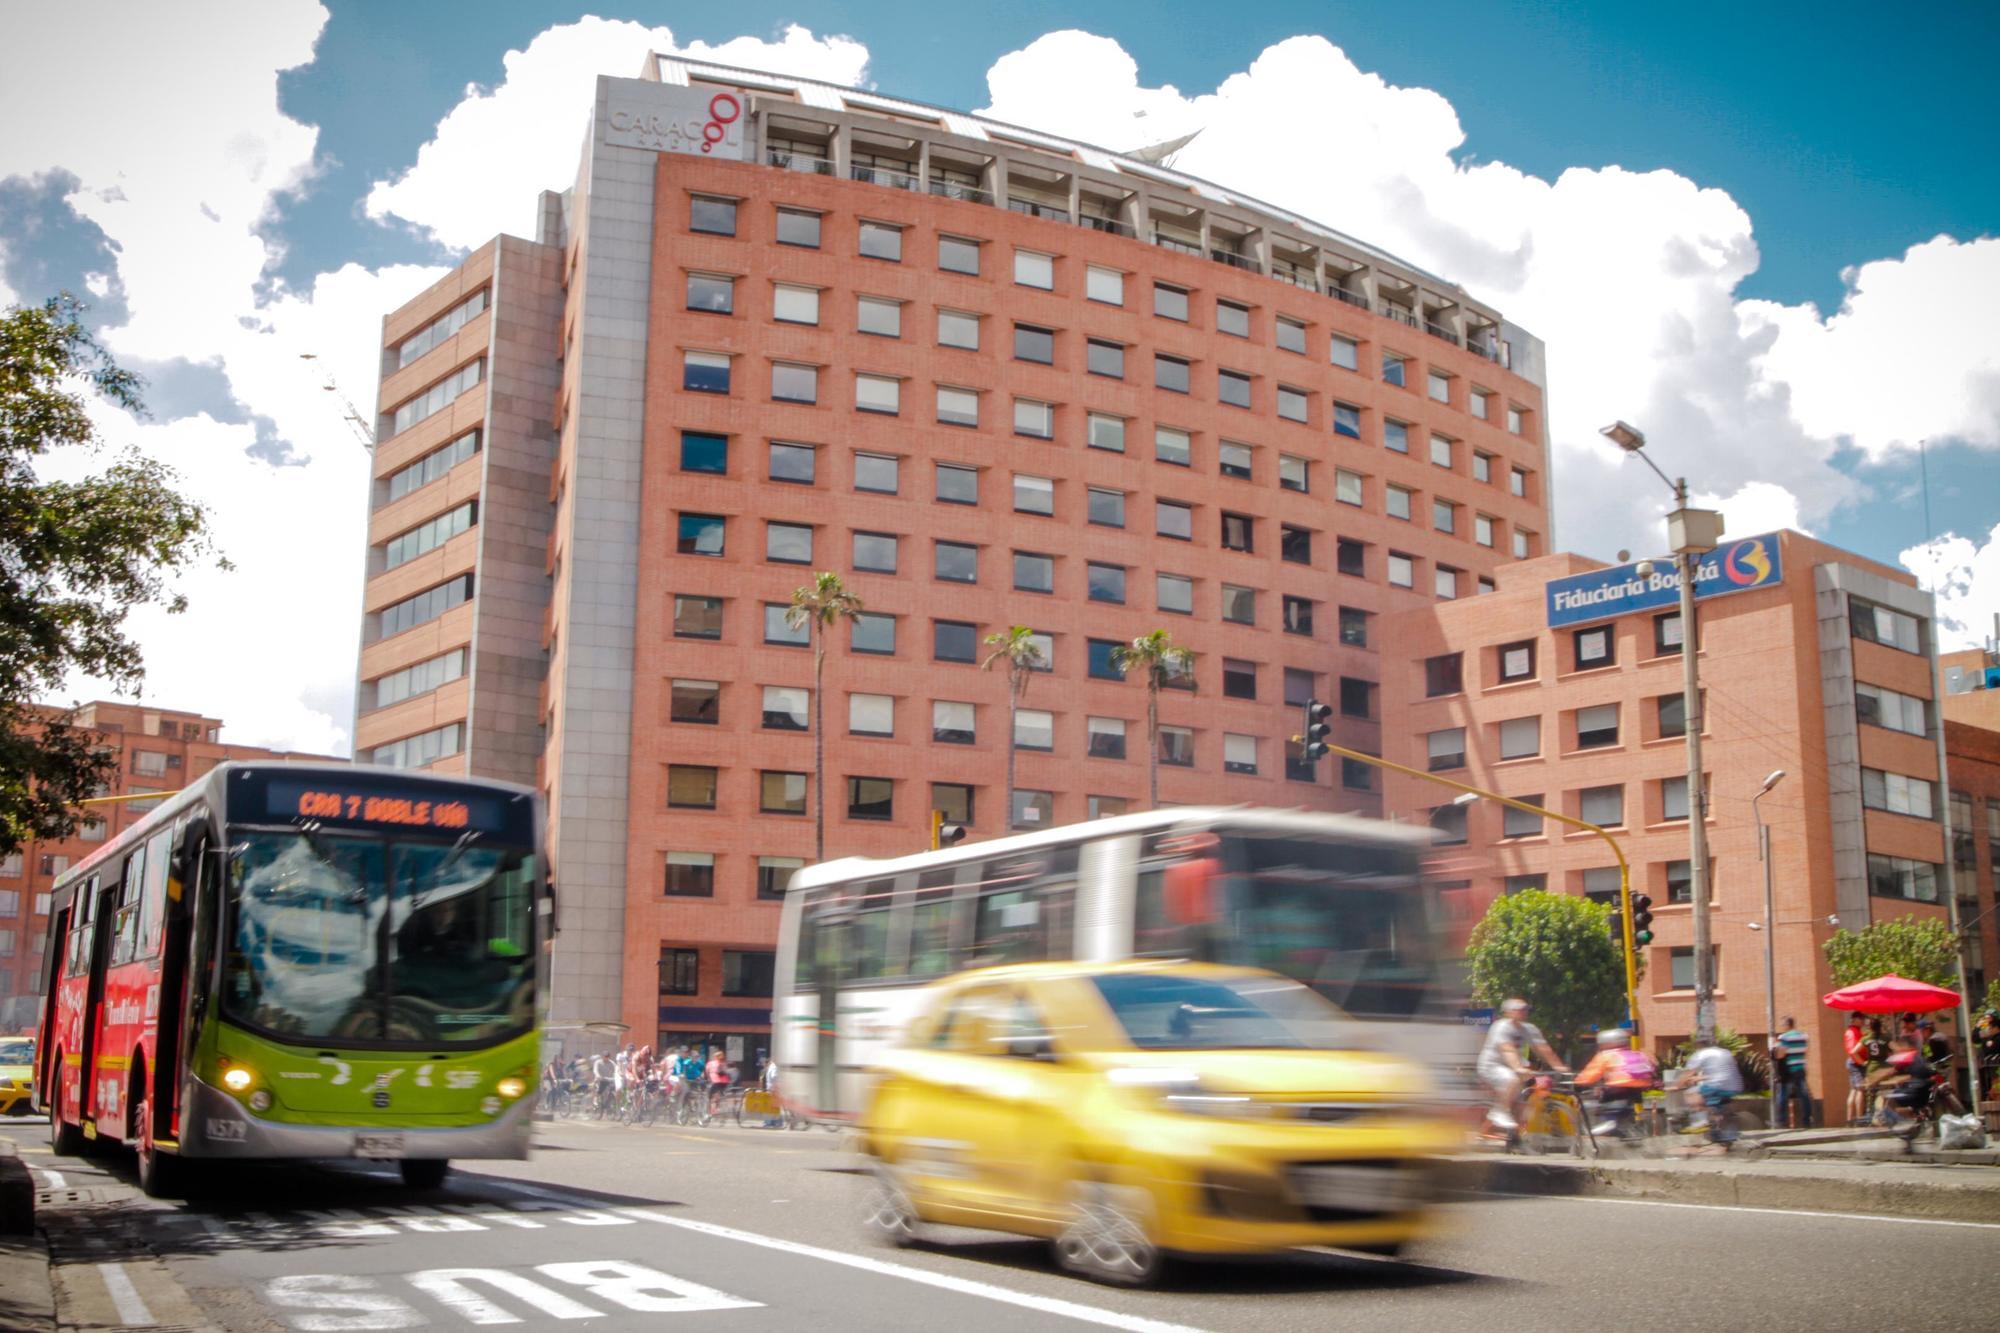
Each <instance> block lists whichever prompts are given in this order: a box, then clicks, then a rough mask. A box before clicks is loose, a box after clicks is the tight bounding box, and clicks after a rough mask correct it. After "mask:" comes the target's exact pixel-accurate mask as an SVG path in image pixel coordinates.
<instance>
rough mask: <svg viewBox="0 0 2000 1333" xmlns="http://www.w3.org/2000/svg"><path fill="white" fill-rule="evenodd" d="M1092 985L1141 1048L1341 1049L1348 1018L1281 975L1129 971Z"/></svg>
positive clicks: (1170, 1049) (1224, 1049) (1232, 1049)
mask: <svg viewBox="0 0 2000 1333" xmlns="http://www.w3.org/2000/svg"><path fill="white" fill-rule="evenodd" d="M1091 980H1092V982H1093V983H1094V984H1095V985H1096V987H1097V992H1098V994H1100V995H1102V996H1103V997H1104V1002H1105V1003H1106V1004H1107V1005H1109V1006H1110V1007H1111V1013H1112V1016H1113V1017H1115V1018H1116V1019H1117V1020H1118V1025H1119V1026H1120V1027H1121V1028H1123V1029H1124V1030H1125V1035H1126V1037H1127V1038H1128V1039H1130V1041H1131V1043H1132V1045H1133V1046H1135V1047H1137V1048H1138V1049H1139V1050H1142V1051H1244V1050H1273V1049H1276V1050H1308V1049H1320V1050H1328V1049H1333V1048H1335V1047H1338V1046H1340V1045H1342V1044H1343V1043H1342V1042H1341V1040H1340V1037H1341V1031H1342V1029H1343V1027H1344V1026H1345V1015H1343V1014H1342V1013H1341V1012H1340V1011H1339V1010H1338V1009H1336V1008H1334V1007H1333V1006H1332V1005H1330V1004H1328V1003H1327V1002H1326V1001H1325V1000H1322V999H1320V998H1319V997H1318V996H1317V995H1315V994H1313V992H1311V991H1310V990H1308V989H1307V988H1306V987H1304V986H1301V985H1299V984H1298V983H1297V982H1292V981H1286V980H1283V979H1282V978H1279V977H1189V976H1176V975H1174V974H1172V973H1156V972H1124V973H1113V974H1110V975H1107V976H1100V977H1093V978H1091Z"/></svg>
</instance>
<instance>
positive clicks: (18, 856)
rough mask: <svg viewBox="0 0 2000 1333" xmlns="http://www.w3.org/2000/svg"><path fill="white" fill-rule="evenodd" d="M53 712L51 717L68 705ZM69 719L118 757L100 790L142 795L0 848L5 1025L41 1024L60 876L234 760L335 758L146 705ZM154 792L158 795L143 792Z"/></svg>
mask: <svg viewBox="0 0 2000 1333" xmlns="http://www.w3.org/2000/svg"><path fill="white" fill-rule="evenodd" d="M45 711H46V712H47V713H48V714H50V715H52V716H53V715H56V714H57V713H58V712H59V711H60V710H57V709H47V710H45ZM71 722H72V725H74V726H77V727H80V728H82V729H84V730H86V731H90V732H94V733H96V743H97V745H98V747H99V748H100V749H102V750H106V751H109V752H110V753H111V754H113V755H114V756H115V757H116V758H117V761H118V768H117V772H118V776H117V778H116V780H115V781H113V782H111V783H109V784H107V785H106V787H105V788H104V790H102V791H100V792H99V793H98V794H99V795H100V796H136V797H139V798H141V799H138V800H132V801H119V802H116V803H114V804H110V805H101V806H95V807H92V810H93V813H92V814H91V816H90V817H89V818H88V819H87V820H86V821H85V823H84V824H83V826H82V827H81V828H79V829H78V830H77V832H76V835H75V836H74V837H70V838H60V839H31V840H30V841H29V842H28V843H27V844H26V845H25V846H24V847H22V848H21V850H19V851H17V852H14V853H12V854H11V855H8V856H4V857H0V1033H8V1034H11V1033H14V1032H18V1031H25V1030H30V1029H32V1028H33V1027H34V1024H35V1017H36V1014H37V1013H38V1012H39V1007H40V1005H41V998H40V996H41V985H42V976H41V971H42V959H43V956H44V945H45V937H46V936H47V934H48V929H49V894H50V893H51V892H52V891H53V889H54V885H55V881H56V877H57V876H58V875H61V874H62V873H63V872H64V871H65V870H68V869H69V868H70V866H71V865H72V864H73V863H74V862H77V861H80V860H82V859H83V858H84V857H85V856H88V855H89V854H90V853H91V851H92V850H93V849H95V848H96V846H97V845H98V844H99V843H102V842H103V841H104V840H105V839H107V838H110V837H115V836H116V835H117V834H119V833H121V832H123V831H124V830H125V829H126V828H128V827H130V826H131V825H133V824H136V823H138V822H139V821H140V820H141V819H143V818H144V817H145V815H146V812H147V811H148V810H151V809H152V808H153V807H154V806H156V805H158V804H159V803H160V801H161V800H165V799H166V797H167V796H169V795H171V794H172V793H174V792H176V791H179V790H180V789H181V788H182V787H184V786H186V785H187V784H188V783H190V782H192V781H193V780H194V779H196V778H198V777H200V776H201V775H202V774H204V773H206V772H208V771H209V770H210V769H211V768H214V767H215V766H216V765H217V764H219V763H221V762H223V761H224V760H226V759H311V760H315V761H321V762H325V761H326V760H327V756H325V755H305V754H291V753H287V752H281V751H276V750H266V749H262V748H259V747H257V746H254V745H231V744H227V743H225V742H224V741H223V740H222V720H221V719H220V718H213V717H204V716H202V715H201V714H199V713H186V712H180V711H177V710H174V709H167V708H152V707H148V706H146V705H144V704H131V703H116V702H99V703H88V704H84V705H83V706H82V707H81V708H79V709H77V710H76V715H75V717H74V718H72V719H71ZM333 762H339V761H338V760H335V761H333ZM155 794H157V796H158V799H156V800H147V799H144V798H146V797H149V796H153V795H155Z"/></svg>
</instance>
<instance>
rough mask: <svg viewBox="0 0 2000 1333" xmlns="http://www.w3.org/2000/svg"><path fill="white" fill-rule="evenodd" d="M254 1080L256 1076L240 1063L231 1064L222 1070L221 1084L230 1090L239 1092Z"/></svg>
mask: <svg viewBox="0 0 2000 1333" xmlns="http://www.w3.org/2000/svg"><path fill="white" fill-rule="evenodd" d="M256 1081H257V1080H256V1076H255V1075H253V1074H252V1073H251V1072H250V1071H249V1070H247V1069H245V1068H244V1067H243V1066H242V1065H232V1066H230V1067H229V1068H228V1069H225V1070H223V1071H222V1086H223V1087H225V1088H227V1089H229V1090H230V1091H231V1092H241V1091H243V1090H244V1089H245V1088H247V1087H249V1086H250V1085H251V1084H252V1083H254V1082H256Z"/></svg>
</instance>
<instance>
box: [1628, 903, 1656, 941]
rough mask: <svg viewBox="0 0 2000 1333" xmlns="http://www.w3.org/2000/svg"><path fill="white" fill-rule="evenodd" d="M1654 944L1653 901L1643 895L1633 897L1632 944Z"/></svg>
mask: <svg viewBox="0 0 2000 1333" xmlns="http://www.w3.org/2000/svg"><path fill="white" fill-rule="evenodd" d="M1652 942H1653V900H1652V899H1651V898H1648V897H1647V896H1646V895H1645V894H1643V893H1635V894H1633V895H1632V943H1634V944H1651V943H1652Z"/></svg>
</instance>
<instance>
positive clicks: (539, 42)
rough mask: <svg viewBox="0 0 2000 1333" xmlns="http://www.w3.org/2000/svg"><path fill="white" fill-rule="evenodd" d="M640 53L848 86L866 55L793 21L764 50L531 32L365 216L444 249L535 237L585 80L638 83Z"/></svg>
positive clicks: (562, 171)
mask: <svg viewBox="0 0 2000 1333" xmlns="http://www.w3.org/2000/svg"><path fill="white" fill-rule="evenodd" d="M650 51H659V52H663V53H673V54H681V55H687V56H692V57H696V58H699V59H702V60H712V61H715V62H716V63H718V64H724V65H740V66H744V67H746V68H750V69H762V70H775V71H779V72H782V73H788V74H798V75H802V76H805V77H808V78H817V79H824V80H827V81H830V82H833V83H843V84H858V83H859V82H860V81H861V79H862V76H863V74H864V72H865V71H866V69H867V66H868V50H867V48H866V47H864V46H862V45H861V44H860V43H859V42H856V41H855V40H853V39H852V38H849V37H826V38H819V37H814V36H813V35H812V33H810V32H808V31H807V30H806V29H805V28H802V27H800V26H798V25H797V24H793V25H792V26H790V27H788V28H786V29H785V32H784V35H783V36H782V37H780V38H779V39H778V40H776V41H767V40H764V39H761V38H757V37H737V38H734V39H732V40H730V41H727V42H723V43H721V44H720V45H717V46H711V45H709V44H708V43H706V42H695V43H693V44H692V45H689V46H685V47H683V46H681V45H679V44H678V43H676V42H675V41H674V35H673V32H672V31H671V30H670V29H667V28H648V27H646V26H645V25H644V24H640V23H631V22H624V21H616V20H611V19H601V18H588V17H587V18H583V19H579V20H578V21H577V22H575V23H565V24H560V25H558V26H556V27H553V28H548V29H545V30H543V31H542V32H541V33H540V34H539V35H537V36H536V38H535V39H534V40H533V41H532V42H529V43H528V47H527V49H526V50H524V51H509V52H507V54H506V55H505V57H503V59H502V62H501V63H502V64H503V66H504V67H505V69H506V77H505V78H503V79H502V80H501V82H500V84H499V86H497V87H495V88H491V89H488V88H483V87H481V86H479V85H477V84H473V85H470V86H468V87H467V88H466V90H465V97H464V98H463V100H461V101H460V102H459V104H458V105H457V106H455V107H453V108H452V109H451V112H450V113H449V114H448V115H446V116H445V118H444V119H443V120H442V121H440V122H438V126H437V133H436V134H435V136H434V137H433V138H432V139H431V140H430V142H429V143H426V144H425V145H424V146H423V147H422V148H421V149H419V150H418V152H417V161H416V165H415V166H413V167H411V168H410V169H409V170H408V171H406V172H404V173H403V174H402V175H401V176H399V177H397V178H396V179H395V180H394V181H377V182H376V183H375V186H374V188H373V189H371V190H370V191H369V192H368V202H367V209H368V216H370V217H372V218H383V219H386V218H391V217H394V218H399V219H401V220H403V221H404V222H407V223H410V224H411V225H414V226H417V227H420V228H424V229H427V230H428V231H430V232H431V233H432V234H433V235H435V236H436V237H437V239H438V240H440V241H442V242H443V243H444V244H446V245H449V246H452V247H454V248H456V249H470V248H471V247H473V246H476V245H482V244H484V243H485V242H486V241H487V240H488V239H489V238H490V237H492V236H493V235H494V233H496V232H509V233H512V234H514V235H517V236H533V235H534V233H535V226H534V218H535V200H536V198H537V196H538V195H539V194H540V193H541V191H543V190H551V189H554V190H560V189H566V188H567V187H568V186H569V184H570V182H571V181H573V180H574V179H575V178H576V168H577V162H578V159H579V156H580V154H581V153H582V149H583V133H584V128H585V125H586V123H587V120H588V116H589V108H590V102H591V97H592V94H593V91H594V89H595V87H596V84H597V78H598V76H599V75H601V74H611V75H617V76H621V77H626V78H631V77H636V76H637V75H638V74H639V71H640V66H641V65H642V64H643V63H644V60H645V57H646V54H647V53H648V52H650Z"/></svg>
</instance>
